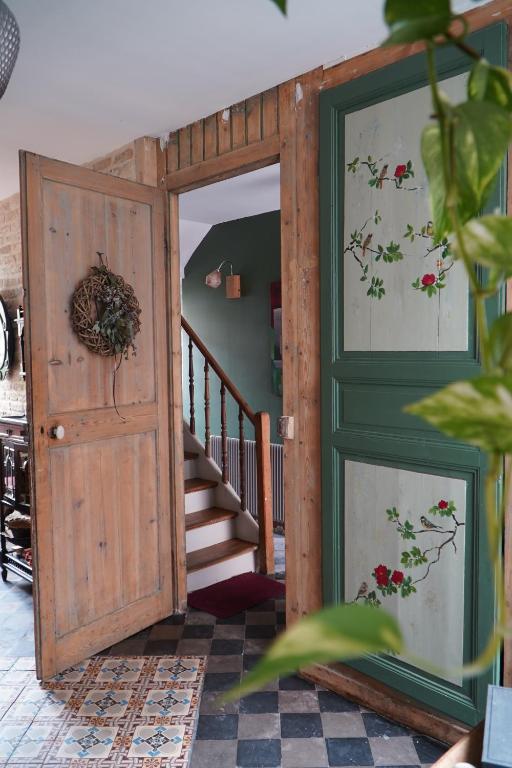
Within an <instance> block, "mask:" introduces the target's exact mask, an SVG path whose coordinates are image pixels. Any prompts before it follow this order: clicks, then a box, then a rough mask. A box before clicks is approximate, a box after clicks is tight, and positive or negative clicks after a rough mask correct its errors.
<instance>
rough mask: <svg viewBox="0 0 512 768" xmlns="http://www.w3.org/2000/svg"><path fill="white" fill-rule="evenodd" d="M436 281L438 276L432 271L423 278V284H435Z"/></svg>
mask: <svg viewBox="0 0 512 768" xmlns="http://www.w3.org/2000/svg"><path fill="white" fill-rule="evenodd" d="M435 281H436V276H435V275H433V274H432V273H430V274H428V273H427V274H426V275H423V277H422V278H421V284H422V285H434V283H435Z"/></svg>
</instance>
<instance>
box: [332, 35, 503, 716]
mask: <svg viewBox="0 0 512 768" xmlns="http://www.w3.org/2000/svg"><path fill="white" fill-rule="evenodd" d="M472 44H473V45H474V46H475V47H477V48H478V49H480V50H481V51H482V52H483V53H484V55H485V56H486V57H487V58H488V59H490V60H491V61H492V62H493V63H497V64H502V65H503V64H504V62H505V61H506V59H505V55H506V34H505V28H504V26H502V25H496V26H495V27H492V28H489V29H488V30H484V31H483V32H480V33H477V34H475V35H474V36H473V41H472ZM468 67H469V64H468V61H467V59H465V58H464V57H463V56H461V55H458V54H455V53H453V52H448V51H443V52H441V54H440V55H439V58H438V69H439V74H440V77H441V78H442V79H443V88H444V89H445V90H446V91H447V92H448V93H449V95H450V96H451V98H453V99H455V100H462V99H464V93H465V87H466V80H467V71H468ZM426 86H427V78H426V66H425V59H424V57H423V56H422V55H421V56H415V57H411V58H410V59H406V60H404V61H403V62H400V63H399V64H395V65H391V66H389V67H386V68H385V69H383V70H380V71H378V72H375V73H372V74H370V75H367V76H365V77H362V78H360V79H358V80H355V81H352V82H350V83H347V84H345V85H342V86H339V87H337V88H334V89H331V90H329V91H326V92H324V93H322V94H321V98H320V110H321V111H320V130H321V157H320V180H321V201H320V202H321V280H322V283H321V285H322V297H323V301H322V467H323V468H322V473H323V480H322V482H323V497H322V499H323V528H324V549H323V552H324V563H323V569H324V600H325V602H326V603H327V604H329V603H332V602H345V601H346V602H352V601H354V600H355V601H361V602H372V603H376V602H377V601H378V602H379V603H380V604H381V605H382V607H383V608H385V609H386V610H389V611H390V612H391V613H393V614H394V615H395V616H396V617H397V618H398V619H399V621H400V624H401V626H402V629H403V632H404V636H405V639H406V642H407V646H408V648H409V650H410V651H411V653H412V654H413V655H414V657H415V660H414V662H412V661H411V659H410V657H409V658H407V659H405V658H403V659H401V658H398V657H391V656H389V657H386V656H382V657H368V658H365V659H362V660H358V661H356V662H354V663H353V666H354V667H356V668H357V669H359V670H361V671H364V672H365V673H367V674H369V675H371V676H373V677H375V678H376V679H378V680H381V681H383V682H385V683H387V684H389V685H391V686H392V687H395V688H397V689H398V690H400V691H402V692H404V693H406V694H408V695H410V696H412V697H413V698H415V699H416V700H418V701H419V702H422V703H425V704H428V705H429V706H431V707H433V708H435V709H437V710H439V711H440V712H444V713H446V714H449V715H451V716H452V717H456V718H458V719H460V720H463V721H465V722H467V723H469V724H473V723H476V722H478V721H479V720H480V719H481V717H482V714H483V708H484V705H485V694H486V686H487V683H489V682H492V681H496V680H497V679H498V675H499V662H498V660H496V663H495V665H494V667H493V668H492V669H491V670H489V671H488V672H486V673H484V674H483V675H482V676H481V677H479V678H477V679H474V680H462V679H461V677H460V673H459V671H458V668H460V666H461V665H462V663H463V662H465V661H468V660H470V659H472V658H474V657H475V656H476V655H477V654H478V652H479V650H481V649H482V648H483V646H484V644H485V641H486V639H487V636H488V634H489V632H490V631H491V629H492V624H493V618H494V605H493V592H492V586H491V574H490V570H489V565H488V562H487V545H486V533H485V520H484V514H483V510H484V508H483V499H482V475H483V471H484V461H483V456H482V455H481V454H480V452H479V451H478V450H477V449H475V448H472V447H470V446H467V445H463V444H461V443H459V442H457V441H454V440H449V439H448V438H446V437H445V436H444V435H441V434H440V433H439V432H437V431H436V430H434V429H433V428H431V427H430V426H429V425H428V424H426V423H425V422H423V421H421V420H420V419H418V418H416V417H413V416H410V415H408V414H406V413H404V410H403V409H404V406H405V405H407V404H408V403H412V402H415V401H417V400H418V399H420V398H422V397H424V396H426V395H428V394H429V393H431V392H433V391H435V390H436V389H437V388H439V387H442V386H444V385H445V384H446V383H448V382H450V381H454V380H457V379H462V378H467V377H472V376H476V375H478V372H479V370H480V362H479V359H478V352H477V347H476V336H475V328H474V311H473V303H472V300H471V297H470V295H469V292H468V284H467V278H466V276H465V274H464V272H463V270H462V269H461V265H460V264H459V263H457V262H454V261H453V259H452V258H451V255H450V250H449V244H447V245H448V247H446V245H445V246H441V247H438V246H437V244H436V243H434V241H433V239H432V237H431V229H430V224H429V207H428V189H427V183H426V178H425V174H424V171H423V168H422V164H421V158H420V153H419V143H420V135H421V129H422V128H423V126H424V125H425V123H426V122H427V120H428V116H429V114H430V111H431V106H430V95H429V90H428V88H427V87H426ZM496 206H499V207H501V208H502V209H504V207H505V177H504V173H503V174H502V176H501V178H500V181H499V184H498V188H497V190H496V194H495V196H494V199H493V200H492V201H491V203H490V205H489V209H493V208H495V207H496ZM501 310H502V306H501V297H500V299H499V300H496V301H495V302H493V303H491V305H490V306H489V312H490V315H492V316H495V315H496V314H497V313H498V312H500V311H501Z"/></svg>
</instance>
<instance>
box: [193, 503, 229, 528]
mask: <svg viewBox="0 0 512 768" xmlns="http://www.w3.org/2000/svg"><path fill="white" fill-rule="evenodd" d="M236 516H237V513H236V512H233V510H232V509H223V508H222V507H209V508H208V509H199V510H198V511H197V512H189V513H188V514H187V515H186V516H185V528H186V530H187V531H191V530H193V529H194V528H202V527H203V526H204V525H213V524H214V523H220V522H221V520H232V519H233V518H234V517H236Z"/></svg>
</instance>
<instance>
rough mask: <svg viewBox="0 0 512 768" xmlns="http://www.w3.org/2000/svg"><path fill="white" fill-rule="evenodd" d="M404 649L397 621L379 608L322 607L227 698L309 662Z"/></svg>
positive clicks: (278, 643)
mask: <svg viewBox="0 0 512 768" xmlns="http://www.w3.org/2000/svg"><path fill="white" fill-rule="evenodd" d="M402 650H403V640H402V635H401V632H400V629H399V627H398V623H397V622H396V620H395V619H394V618H393V617H392V616H390V615H389V614H388V613H386V612H385V611H383V610H382V609H380V608H375V607H373V606H369V605H354V604H352V603H349V604H344V605H336V606H331V607H329V608H324V609H323V610H322V611H319V612H318V613H316V614H313V615H311V616H306V617H305V618H303V619H301V620H300V621H298V622H297V623H296V624H294V625H293V626H292V627H290V629H288V630H287V631H286V632H285V633H284V634H283V635H281V636H280V637H278V638H277V640H276V641H275V642H274V643H273V645H272V646H271V647H270V649H269V651H268V652H267V654H266V656H265V658H264V659H262V660H261V661H260V662H259V664H257V665H256V667H255V668H254V669H253V670H252V671H251V672H249V674H248V675H246V676H245V678H244V679H243V680H242V682H241V684H240V686H239V687H237V688H235V689H233V691H231V692H230V693H229V695H228V696H229V698H235V697H238V696H242V695H246V694H247V693H250V692H251V691H254V690H256V689H257V688H260V687H261V686H262V685H265V683H267V682H268V681H269V680H272V679H273V678H275V677H277V676H278V675H286V674H290V673H291V672H295V671H296V670H298V669H300V668H302V667H307V666H308V665H310V664H313V663H318V664H322V663H324V664H326V663H328V662H330V661H341V660H342V659H354V658H356V657H358V656H362V655H363V654H365V653H382V652H386V651H393V652H394V653H399V652H401V651H402Z"/></svg>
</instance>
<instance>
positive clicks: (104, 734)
mask: <svg viewBox="0 0 512 768" xmlns="http://www.w3.org/2000/svg"><path fill="white" fill-rule="evenodd" d="M117 731H118V728H113V727H103V726H97V725H74V726H72V727H71V728H70V729H69V731H67V733H66V735H65V736H64V739H63V742H62V744H61V745H60V748H59V750H58V752H57V755H58V757H65V758H68V759H70V758H78V757H80V758H96V759H100V758H106V757H108V756H109V755H110V752H111V751H112V747H113V745H114V739H115V737H116V735H117Z"/></svg>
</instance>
